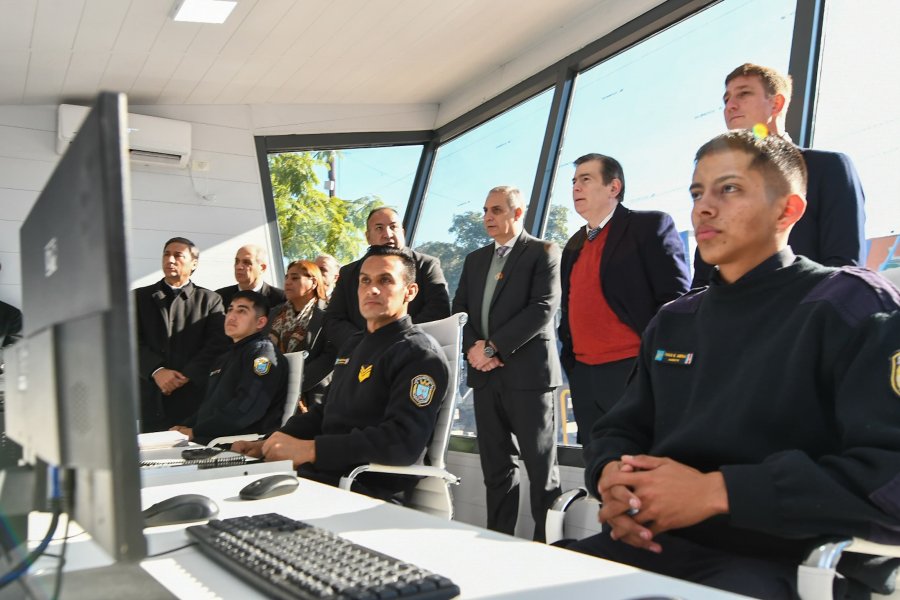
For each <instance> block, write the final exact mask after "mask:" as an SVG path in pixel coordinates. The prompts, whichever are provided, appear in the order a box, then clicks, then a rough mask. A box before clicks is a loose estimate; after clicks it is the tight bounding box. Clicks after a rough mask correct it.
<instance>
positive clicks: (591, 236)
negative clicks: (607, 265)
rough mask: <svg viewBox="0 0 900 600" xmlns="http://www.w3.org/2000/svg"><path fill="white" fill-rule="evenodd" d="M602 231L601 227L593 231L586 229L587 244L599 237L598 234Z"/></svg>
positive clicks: (598, 226)
mask: <svg viewBox="0 0 900 600" xmlns="http://www.w3.org/2000/svg"><path fill="white" fill-rule="evenodd" d="M601 231H603V226H602V225H597V226H596V227H594V228H593V229H588V232H587V237H588V241H589V242H593V241H594V238H595V237H597V236H598V235H600V232H601Z"/></svg>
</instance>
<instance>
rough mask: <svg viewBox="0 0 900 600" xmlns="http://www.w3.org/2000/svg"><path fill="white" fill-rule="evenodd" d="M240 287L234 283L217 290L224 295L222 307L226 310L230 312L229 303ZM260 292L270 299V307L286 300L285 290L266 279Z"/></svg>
mask: <svg viewBox="0 0 900 600" xmlns="http://www.w3.org/2000/svg"><path fill="white" fill-rule="evenodd" d="M239 289H240V288H239V287H238V285H237V284H234V285H229V286H226V287H223V288H219V289H217V290H216V293H217V294H218V295H220V296H222V308H223V309H224V310H225V312H228V305H229V304H231V299H232V298H234V295H235V294H237V293H238V290H239ZM259 293H260V294H262V295H263V296H265V297H266V298H267V299H268V300H269V308H270V309H272V308H275V307H276V306H278V305H279V304H281V303H282V302H284V301H285V297H284V290H283V289H281V288H277V287H273V286H271V285H269V284H268V283H266V282H265V281H264V282H263V284H262V287H261V288H260V289H259Z"/></svg>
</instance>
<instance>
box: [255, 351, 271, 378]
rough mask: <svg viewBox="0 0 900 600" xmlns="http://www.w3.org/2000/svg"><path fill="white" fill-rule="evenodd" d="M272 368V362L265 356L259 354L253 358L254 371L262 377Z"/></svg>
mask: <svg viewBox="0 0 900 600" xmlns="http://www.w3.org/2000/svg"><path fill="white" fill-rule="evenodd" d="M271 368H272V362H271V361H270V360H269V359H268V358H266V357H265V356H259V357H257V358H256V359H254V360H253V372H254V373H256V374H257V375H259V376H260V377H262V376H263V375H268V374H269V369H271Z"/></svg>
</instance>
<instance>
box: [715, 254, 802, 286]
mask: <svg viewBox="0 0 900 600" xmlns="http://www.w3.org/2000/svg"><path fill="white" fill-rule="evenodd" d="M796 258H797V257H796V256H795V255H794V251H793V250H791V247H790V246H785V247H784V249H782V250H779V251H778V252H776V253H775V254H773V255H772V256H770V257H769V258H767V259H766V260H764V261H762V262H761V263H759V264H758V265H756V266H755V267H753V268H752V269H750V270H749V271H747V272H746V273H744V274H743V275H742V276H741V277H740V278H739V279H738V280H737V281H735V282H734V283H738V282H742V283H743V282H746V281H750V280H752V279H756V278H757V277H760V276H761V275H765V274H767V273H771V272H773V271H777V270H778V269H782V268H784V267H787V266H789V265H791V264H793V262H794V260H795V259H796ZM709 283H710V285H716V286H720V285H729V284H727V283H726V282H725V281H724V280H723V279H722V276H721V275H720V274H719V268H718V267H714V268H713V271H712V275H710V278H709Z"/></svg>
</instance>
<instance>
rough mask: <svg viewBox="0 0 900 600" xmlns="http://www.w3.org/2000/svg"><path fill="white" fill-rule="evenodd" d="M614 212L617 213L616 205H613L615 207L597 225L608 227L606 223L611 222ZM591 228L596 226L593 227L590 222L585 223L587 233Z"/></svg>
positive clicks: (601, 227)
mask: <svg viewBox="0 0 900 600" xmlns="http://www.w3.org/2000/svg"><path fill="white" fill-rule="evenodd" d="M614 214H616V207H615V206H614V207H613V209H612V210H611V211H609V214H608V215H606V218H605V219H603V220H602V221H600V224H599V225H597V227H599V228H600V229H603V228H604V227H606V224H607V223H609V220H610V219H612V218H613V215H614ZM591 229H595V228H594V227H591V224H590V223H585V224H584V232H585V233H588V232H589V231H590V230H591Z"/></svg>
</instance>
